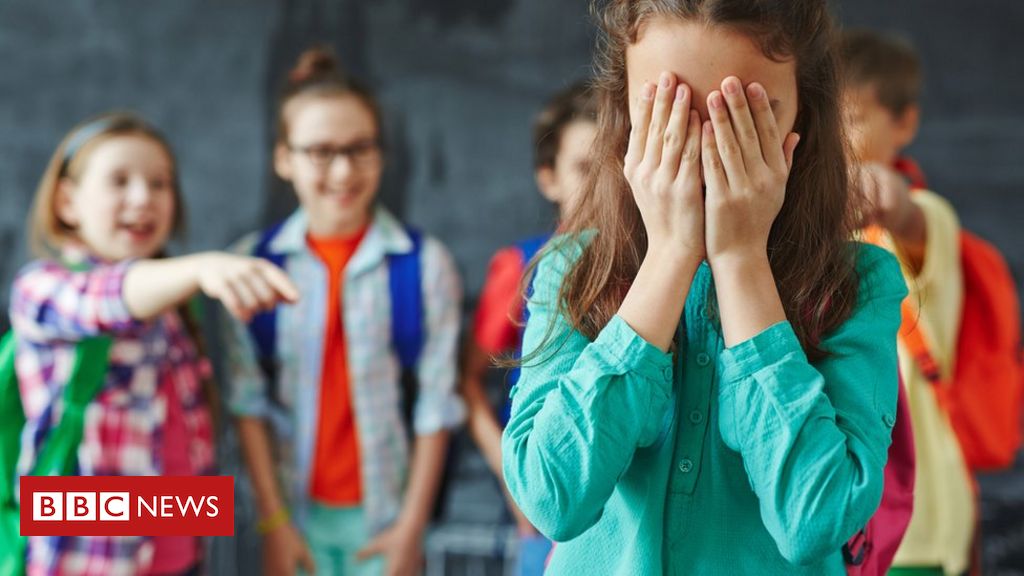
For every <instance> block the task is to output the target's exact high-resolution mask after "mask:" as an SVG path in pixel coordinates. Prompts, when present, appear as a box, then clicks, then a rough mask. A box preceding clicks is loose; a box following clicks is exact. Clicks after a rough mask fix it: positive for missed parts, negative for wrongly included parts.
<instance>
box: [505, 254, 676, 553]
mask: <svg viewBox="0 0 1024 576" xmlns="http://www.w3.org/2000/svg"><path fill="white" fill-rule="evenodd" d="M562 240H564V239H562ZM562 240H555V241H554V242H559V243H561V244H562V246H559V247H558V248H554V249H553V250H552V252H551V253H549V254H548V255H547V256H545V257H544V259H543V260H542V261H541V263H540V266H539V267H538V269H537V276H536V278H535V280H534V295H533V297H531V298H530V301H529V303H528V306H529V308H530V321H529V323H528V324H527V326H526V334H525V337H524V342H523V353H524V355H526V357H527V358H528V360H527V361H526V363H525V364H524V366H523V368H522V372H521V376H520V379H519V382H518V383H517V384H516V386H515V388H513V390H512V415H511V418H510V420H509V423H508V426H507V427H506V428H505V432H504V435H503V436H502V456H503V464H504V471H505V481H506V485H507V487H508V490H509V493H510V494H511V495H512V497H513V499H514V500H515V502H516V504H517V505H518V506H519V508H520V509H521V510H522V511H523V513H524V514H525V515H526V517H527V518H528V519H529V520H530V522H532V523H533V525H534V526H536V527H537V529H538V530H539V531H540V532H541V533H542V534H544V535H545V536H548V537H549V538H551V539H553V540H556V541H560V542H561V541H567V540H571V539H572V538H575V537H576V536H578V535H580V534H582V533H583V532H584V531H586V530H587V529H588V528H590V527H591V526H593V525H594V523H595V522H597V521H598V519H599V518H600V517H601V511H602V510H603V509H604V506H605V503H606V502H607V501H608V498H609V497H611V494H612V491H613V490H614V488H615V485H616V483H617V482H618V480H619V478H620V477H621V475H622V473H623V472H624V471H625V470H626V468H628V466H629V463H630V461H631V460H632V458H633V454H634V453H635V452H636V450H637V449H638V448H640V447H643V446H650V445H651V444H653V443H654V442H655V441H656V439H657V438H658V436H659V434H660V433H662V431H663V429H664V427H665V424H666V422H665V416H666V414H667V411H668V410H669V404H670V394H671V387H672V370H673V369H672V357H671V355H670V354H668V353H666V352H664V351H662V350H660V349H659V348H658V347H656V346H654V345H652V344H650V343H648V342H647V341H646V340H644V339H643V338H642V337H640V335H639V334H637V333H636V331H634V330H633V329H632V328H630V325H629V324H627V323H626V322H625V321H624V320H623V319H622V318H621V317H620V316H614V317H613V318H612V319H611V321H610V322H609V323H608V325H607V326H605V328H604V329H603V330H602V331H601V333H600V334H599V335H598V337H597V338H596V339H595V340H594V341H593V342H590V341H589V340H588V339H587V337H586V336H584V335H583V334H581V333H580V332H578V331H576V330H575V329H573V328H572V326H571V325H570V324H569V323H568V322H567V321H566V319H565V318H564V317H563V316H562V315H561V314H560V313H559V311H558V310H557V308H556V307H555V306H554V303H555V302H557V295H558V288H559V285H560V284H561V281H562V278H563V277H564V275H565V274H566V272H567V271H568V269H569V267H570V266H571V263H572V261H573V260H575V255H571V254H567V253H563V252H562V250H568V249H569V248H565V247H564V245H565V244H567V242H564V241H562ZM635 285H637V284H636V283H634V286H635ZM684 292H685V290H684ZM549 330H550V336H549V335H548V332H549ZM547 338H550V339H547ZM545 342H546V346H547V348H545V349H544V350H542V351H539V352H536V351H537V348H538V346H539V345H541V344H542V343H545ZM535 352H536V354H537V355H536V356H535V357H533V358H532V359H530V355H531V354H534V353H535Z"/></svg>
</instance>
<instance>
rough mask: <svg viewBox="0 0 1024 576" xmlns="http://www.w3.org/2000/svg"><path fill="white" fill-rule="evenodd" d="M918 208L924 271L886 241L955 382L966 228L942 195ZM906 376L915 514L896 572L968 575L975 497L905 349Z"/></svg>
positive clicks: (956, 448) (928, 197)
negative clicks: (932, 569) (933, 569)
mask: <svg viewBox="0 0 1024 576" xmlns="http://www.w3.org/2000/svg"><path fill="white" fill-rule="evenodd" d="M912 199H913V202H914V203H915V204H917V205H918V206H919V207H920V208H921V210H922V211H923V212H924V217H925V221H926V222H927V246H926V248H925V257H924V265H923V267H922V269H921V272H920V273H919V274H917V276H914V272H913V270H911V269H910V268H909V267H907V266H906V259H905V258H904V256H903V255H902V254H901V253H900V250H899V249H898V248H897V247H896V246H895V245H894V243H893V241H892V239H891V238H890V237H888V235H886V237H885V239H884V244H885V246H886V247H887V248H889V249H890V250H892V251H893V252H894V253H895V254H896V256H897V257H898V258H899V259H900V265H901V266H902V267H903V276H904V278H905V279H906V281H907V287H908V288H909V289H910V297H911V298H914V299H915V300H916V302H917V304H918V307H919V309H920V312H919V318H918V322H919V326H920V328H921V330H923V332H924V337H925V341H926V342H928V343H929V345H930V346H931V353H932V356H933V357H934V358H935V361H936V362H937V363H938V364H939V366H940V368H941V369H942V373H943V375H950V374H951V373H952V370H953V368H954V366H953V362H954V360H955V352H956V342H957V338H956V337H957V333H958V332H959V330H960V315H961V310H962V308H963V293H964V290H963V273H962V270H961V267H960V222H959V220H958V219H957V216H956V212H954V210H953V208H952V206H950V204H949V203H948V202H947V201H946V200H944V199H942V198H941V197H939V196H938V195H937V194H934V193H932V192H928V191H920V192H915V193H914V194H913V196H912ZM898 351H899V364H900V373H901V374H902V375H903V382H904V385H905V386H906V391H907V398H908V401H909V403H910V416H911V420H912V424H913V429H914V446H915V449H916V453H917V475H916V481H915V484H914V513H913V516H912V517H911V519H910V526H909V527H908V528H907V533H906V536H904V538H903V543H902V544H901V545H900V549H899V551H897V553H896V559H895V561H894V565H895V566H906V567H911V566H941V567H942V568H943V569H944V570H945V572H946V574H961V573H963V572H964V571H965V570H967V568H968V565H969V562H970V547H971V539H972V537H973V535H974V528H975V522H976V514H977V511H976V509H975V508H976V506H975V497H974V490H973V488H972V486H971V477H970V472H969V471H968V469H967V465H966V464H965V463H964V458H963V454H962V453H961V451H960V445H959V443H958V441H957V439H956V434H955V433H954V432H953V428H952V426H951V425H950V422H949V418H948V417H947V416H946V414H945V413H944V412H943V411H942V410H941V409H940V408H939V405H938V402H937V401H936V398H935V394H934V392H933V391H932V390H931V389H930V387H931V384H930V383H929V382H928V380H927V379H926V378H925V377H924V375H923V374H922V373H921V370H920V369H919V368H918V366H917V364H916V363H915V362H914V359H913V358H912V357H911V355H910V354H909V352H908V351H907V349H906V348H905V347H904V346H903V343H902V342H900V344H899V348H898Z"/></svg>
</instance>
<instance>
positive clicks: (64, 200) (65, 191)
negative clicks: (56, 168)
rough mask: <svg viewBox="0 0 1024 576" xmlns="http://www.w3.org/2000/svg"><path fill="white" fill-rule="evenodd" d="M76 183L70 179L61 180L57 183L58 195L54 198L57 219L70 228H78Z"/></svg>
mask: <svg viewBox="0 0 1024 576" xmlns="http://www.w3.org/2000/svg"><path fill="white" fill-rule="evenodd" d="M74 194H75V183H74V182H72V181H71V179H70V178H61V179H60V181H58V182H57V194H56V196H55V197H54V199H53V200H54V202H53V210H54V212H56V214H57V219H58V220H60V221H61V222H63V223H64V225H65V226H67V227H68V228H78V223H79V220H78V209H77V208H76V207H75V203H74V198H73V196H74Z"/></svg>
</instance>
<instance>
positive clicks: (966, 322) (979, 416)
mask: <svg viewBox="0 0 1024 576" xmlns="http://www.w3.org/2000/svg"><path fill="white" fill-rule="evenodd" d="M896 168H897V170H899V171H900V172H901V173H902V174H904V175H905V176H906V177H907V178H908V180H910V183H911V187H912V188H914V189H921V188H924V187H925V181H924V176H923V174H922V173H921V170H920V169H919V168H918V167H917V165H916V164H915V163H914V162H913V161H912V160H910V159H907V158H903V159H900V161H899V162H898V163H897V165H896ZM960 264H961V268H962V269H963V279H964V303H963V312H962V314H961V319H960V332H959V334H958V335H957V345H956V361H955V363H954V369H953V374H952V375H947V376H945V377H944V376H943V374H942V372H941V370H940V369H939V363H938V362H936V361H935V359H934V357H933V356H932V354H931V352H930V350H929V347H928V343H927V342H926V341H925V339H924V335H923V334H922V332H921V331H920V330H916V318H917V308H916V303H915V302H913V301H912V300H910V299H909V298H908V299H907V300H906V301H904V303H903V326H902V327H901V328H900V338H901V339H902V341H903V343H904V345H905V346H906V347H907V350H908V351H909V352H910V353H911V355H912V356H913V357H914V361H915V362H916V363H917V365H918V367H920V369H921V372H922V373H923V374H924V376H925V377H926V378H927V379H928V382H929V383H930V384H932V390H933V391H934V392H935V395H936V398H937V400H938V403H939V406H940V407H941V408H942V409H943V411H944V412H945V413H946V414H947V415H948V416H949V420H950V423H951V425H952V427H953V431H954V432H955V433H956V436H957V439H958V440H959V442H960V448H961V451H962V452H963V455H964V460H965V462H966V463H967V466H968V467H969V468H970V469H971V470H974V471H993V470H1000V469H1004V468H1007V467H1009V466H1011V465H1012V464H1013V462H1014V458H1015V457H1016V454H1017V450H1018V449H1019V448H1020V443H1021V408H1022V400H1024V363H1022V358H1021V326H1020V307H1019V306H1020V305H1019V301H1018V299H1017V290H1016V286H1015V284H1014V280H1013V276H1012V274H1011V273H1010V269H1009V267H1008V266H1007V264H1006V261H1005V259H1004V258H1003V256H1002V255H1001V254H1000V253H999V251H998V250H997V249H996V248H995V247H993V246H992V245H991V244H989V243H988V242H986V241H984V240H982V239H981V238H979V237H977V236H975V235H974V234H971V233H970V232H967V231H961V234H960Z"/></svg>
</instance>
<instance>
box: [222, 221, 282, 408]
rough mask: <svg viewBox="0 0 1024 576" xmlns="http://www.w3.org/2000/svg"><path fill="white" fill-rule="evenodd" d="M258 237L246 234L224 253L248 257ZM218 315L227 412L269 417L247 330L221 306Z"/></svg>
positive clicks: (264, 380)
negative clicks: (228, 252)
mask: <svg viewBox="0 0 1024 576" xmlns="http://www.w3.org/2000/svg"><path fill="white" fill-rule="evenodd" d="M259 237H260V235H259V233H252V234H248V235H246V236H244V237H243V238H242V239H240V240H238V241H237V242H235V243H234V244H232V245H231V247H229V248H228V251H230V252H232V253H234V254H240V255H245V256H248V255H251V254H252V253H253V250H254V248H255V246H256V243H257V242H258V241H259ZM218 312H219V314H218V315H217V316H218V332H219V335H220V343H221V345H222V347H223V349H222V352H221V362H222V364H221V368H222V371H223V373H224V378H225V379H226V380H227V382H226V383H225V384H226V388H227V403H226V404H227V409H228V411H229V412H230V413H231V414H233V415H235V416H250V417H256V418H266V417H268V416H269V415H270V401H269V394H268V390H269V382H267V376H266V374H264V372H263V370H262V369H261V368H260V364H259V359H258V356H257V353H256V346H255V344H254V343H253V339H252V336H251V335H250V333H249V328H248V326H247V325H246V324H244V323H243V322H241V321H239V320H238V319H236V318H235V317H233V316H231V315H230V314H228V313H227V311H226V310H224V308H223V307H221V309H220V310H218Z"/></svg>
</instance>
